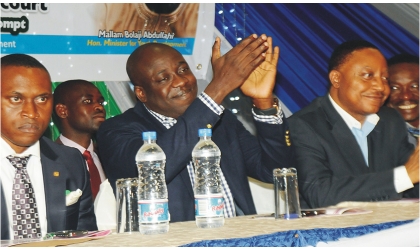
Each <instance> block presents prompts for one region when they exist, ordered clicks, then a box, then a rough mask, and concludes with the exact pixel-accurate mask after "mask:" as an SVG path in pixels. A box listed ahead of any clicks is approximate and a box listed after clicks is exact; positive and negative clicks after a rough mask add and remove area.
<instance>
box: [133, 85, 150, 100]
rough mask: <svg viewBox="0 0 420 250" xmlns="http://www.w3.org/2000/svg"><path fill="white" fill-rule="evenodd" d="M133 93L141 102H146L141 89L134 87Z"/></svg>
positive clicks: (144, 94)
mask: <svg viewBox="0 0 420 250" xmlns="http://www.w3.org/2000/svg"><path fill="white" fill-rule="evenodd" d="M134 93H135V94H136V96H137V99H139V100H140V101H141V102H143V103H144V102H147V96H146V92H145V91H144V89H143V87H140V86H134Z"/></svg>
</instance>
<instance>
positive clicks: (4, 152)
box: [0, 138, 41, 159]
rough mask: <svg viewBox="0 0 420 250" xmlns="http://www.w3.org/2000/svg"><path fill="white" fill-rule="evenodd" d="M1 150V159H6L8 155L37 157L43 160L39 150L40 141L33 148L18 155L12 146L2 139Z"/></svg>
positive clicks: (0, 141) (0, 139)
mask: <svg viewBox="0 0 420 250" xmlns="http://www.w3.org/2000/svg"><path fill="white" fill-rule="evenodd" d="M0 149H1V153H0V154H1V158H2V159H3V158H6V156H8V155H14V156H27V155H31V156H37V157H39V158H41V151H40V148H39V140H38V141H36V142H35V143H34V144H33V145H32V146H30V147H28V148H27V149H26V150H25V151H23V152H22V153H20V154H18V153H16V152H15V150H13V149H12V147H10V145H9V144H8V143H7V142H6V141H5V140H4V139H3V138H0Z"/></svg>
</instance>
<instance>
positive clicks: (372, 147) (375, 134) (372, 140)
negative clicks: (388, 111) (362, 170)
mask: <svg viewBox="0 0 420 250" xmlns="http://www.w3.org/2000/svg"><path fill="white" fill-rule="evenodd" d="M382 124H383V121H381V120H379V121H378V124H376V126H375V128H374V129H373V130H372V132H370V134H369V135H368V151H369V170H370V172H376V171H380V169H376V168H378V167H379V168H380V167H381V166H376V165H375V164H380V163H379V162H377V161H378V160H377V159H376V158H375V156H378V155H379V156H381V155H383V151H382V149H383V147H384V145H381V144H382V142H383V140H382V139H383V136H382V135H381V130H382Z"/></svg>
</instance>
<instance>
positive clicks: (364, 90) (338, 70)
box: [289, 41, 419, 207]
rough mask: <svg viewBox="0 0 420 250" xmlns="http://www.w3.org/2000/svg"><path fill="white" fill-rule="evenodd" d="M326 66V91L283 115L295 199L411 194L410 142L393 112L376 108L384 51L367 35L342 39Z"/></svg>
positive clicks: (382, 88)
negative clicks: (296, 193) (288, 132)
mask: <svg viewBox="0 0 420 250" xmlns="http://www.w3.org/2000/svg"><path fill="white" fill-rule="evenodd" d="M328 72H329V80H330V90H329V94H328V95H326V96H323V97H319V98H317V99H315V100H314V101H313V102H312V103H311V104H310V105H309V106H307V107H305V108H303V109H302V110H300V111H298V112H297V113H295V114H293V115H292V116H291V117H290V118H289V123H290V127H291V129H290V130H291V135H292V141H293V143H294V146H295V150H296V151H295V152H296V161H297V162H296V164H297V165H296V168H297V171H298V180H299V189H300V194H301V198H302V204H305V203H307V205H309V207H324V206H329V205H335V204H337V203H339V202H342V201H380V200H392V199H399V198H401V197H403V196H405V195H407V196H414V197H418V182H419V158H418V154H419V152H418V147H417V148H416V150H415V151H414V152H413V149H414V147H413V145H411V144H410V143H408V139H407V133H406V130H405V125H404V120H403V119H402V118H401V116H400V115H399V114H398V112H397V111H395V110H394V109H390V108H388V107H382V105H383V103H384V101H385V100H386V98H387V97H388V95H389V92H390V90H389V86H388V69H387V64H386V60H385V58H384V56H383V55H382V54H381V52H380V51H379V50H378V49H377V48H376V47H375V46H374V45H372V44H370V43H369V42H366V41H350V42H346V43H343V44H341V45H340V46H338V47H337V48H336V50H334V52H333V54H332V56H331V58H330V61H329V66H328ZM416 184H417V185H416ZM414 185H415V188H414V189H413V186H414Z"/></svg>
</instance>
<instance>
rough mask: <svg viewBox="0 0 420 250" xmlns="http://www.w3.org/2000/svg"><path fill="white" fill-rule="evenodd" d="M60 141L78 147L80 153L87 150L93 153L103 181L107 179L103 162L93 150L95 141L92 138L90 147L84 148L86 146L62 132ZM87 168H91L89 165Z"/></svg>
mask: <svg viewBox="0 0 420 250" xmlns="http://www.w3.org/2000/svg"><path fill="white" fill-rule="evenodd" d="M60 141H61V142H62V143H63V144H64V145H66V146H69V147H72V148H77V149H78V150H79V151H80V153H82V154H83V153H84V152H85V150H87V151H89V153H90V154H91V155H92V158H93V162H95V165H96V167H97V168H98V172H99V175H100V177H101V182H103V181H104V180H105V179H106V177H105V173H104V170H103V169H102V164H101V162H100V161H99V157H98V155H97V154H96V153H95V152H94V151H93V141H92V140H90V144H89V147H88V148H84V147H82V146H80V145H79V144H77V143H75V142H74V141H72V140H70V139H69V138H67V137H65V136H64V135H63V134H60ZM86 166H87V163H86ZM87 169H88V170H89V167H88V166H87Z"/></svg>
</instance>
